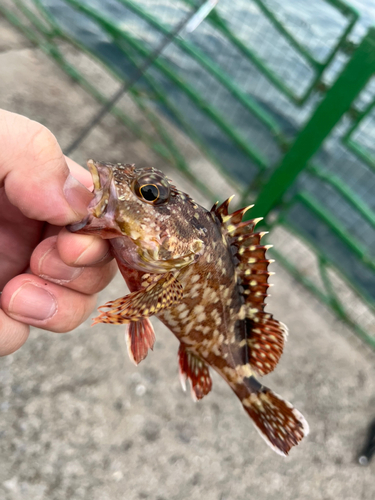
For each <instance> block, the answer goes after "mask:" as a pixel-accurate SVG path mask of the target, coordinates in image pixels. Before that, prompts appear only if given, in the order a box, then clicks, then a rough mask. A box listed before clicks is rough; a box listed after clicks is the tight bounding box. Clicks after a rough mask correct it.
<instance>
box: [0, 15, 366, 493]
mask: <svg viewBox="0 0 375 500" xmlns="http://www.w3.org/2000/svg"><path fill="white" fill-rule="evenodd" d="M0 68H1V77H0V106H1V107H3V108H5V109H8V110H12V111H16V112H19V113H22V114H25V115H27V116H29V117H30V118H33V119H36V120H39V121H41V122H42V123H44V124H45V125H46V126H48V127H49V128H50V129H51V130H52V131H53V133H54V134H55V135H56V136H57V138H58V139H59V141H60V143H61V144H62V146H66V145H67V144H68V143H69V141H70V140H71V139H72V138H73V137H75V136H76V135H77V133H78V132H79V130H80V129H81V127H82V126H83V125H84V124H85V123H86V121H87V120H88V118H89V117H90V116H92V115H93V113H94V111H95V109H97V108H98V105H97V104H96V102H95V101H94V100H93V99H92V98H91V97H89V96H88V95H87V94H86V93H85V92H84V91H83V90H82V89H81V88H79V87H78V86H77V85H75V84H74V83H72V81H71V80H70V79H69V78H68V77H67V76H66V75H65V74H64V73H62V72H61V71H60V70H59V69H58V68H57V67H56V66H55V65H54V63H53V62H51V61H50V60H49V59H48V58H47V57H46V56H45V55H44V54H42V53H41V52H40V51H39V50H37V49H34V48H32V47H31V46H30V44H29V43H28V42H27V41H26V40H25V39H24V38H23V37H22V36H21V35H19V34H18V32H17V31H15V30H14V29H13V28H11V27H10V26H9V25H8V24H7V23H6V22H5V21H4V19H2V18H1V17H0ZM124 105H125V106H126V102H125V104H124ZM74 157H75V159H77V160H80V161H82V162H83V161H84V160H85V159H87V158H89V157H97V158H100V159H109V160H111V159H113V160H116V161H125V162H135V163H138V164H145V165H146V164H151V163H152V164H158V165H159V166H161V161H160V159H159V158H157V157H156V156H155V155H154V154H153V153H152V152H150V150H149V149H147V148H146V147H145V146H144V145H143V144H142V143H141V142H140V141H139V140H137V139H136V138H134V137H133V136H132V135H131V134H130V133H129V132H127V131H126V129H124V128H123V127H121V128H119V126H118V124H117V122H116V121H115V120H114V119H113V118H111V117H107V118H105V120H104V121H103V123H102V124H101V125H100V126H99V127H97V129H95V131H93V132H92V133H91V134H90V136H89V138H88V139H87V140H85V142H84V143H83V144H82V146H81V147H80V149H79V151H77V153H76V154H75V156H74ZM172 175H173V178H174V180H176V183H177V184H178V185H179V186H180V187H183V188H185V189H186V190H188V191H189V192H191V193H192V194H193V195H194V197H195V198H196V199H197V200H199V201H202V197H201V196H199V195H198V194H195V193H194V190H192V189H191V187H190V186H188V185H187V183H186V182H185V181H184V180H183V179H181V176H180V175H175V174H172ZM221 191H225V189H223V190H221ZM226 194H227V193H224V192H223V193H222V196H223V197H224V196H225V195H226ZM274 267H275V269H274V270H276V271H277V274H276V276H274V279H273V282H274V283H275V286H274V288H273V289H272V292H273V296H272V298H271V299H270V301H269V308H268V309H269V310H270V311H271V312H272V313H273V314H274V315H275V316H276V317H277V318H278V319H280V320H282V321H284V322H285V323H286V324H287V325H288V326H289V330H290V336H289V341H288V343H287V346H286V350H285V354H284V356H283V357H282V360H281V362H280V364H279V366H278V367H277V369H276V371H275V372H274V373H273V374H272V375H271V376H268V377H267V379H268V380H267V381H266V383H267V385H269V386H271V387H272V388H273V389H274V390H275V391H276V392H278V393H279V394H282V395H283V396H284V397H286V398H287V399H289V400H291V401H293V403H294V404H295V405H296V406H297V407H298V408H299V410H300V411H302V412H303V413H304V415H305V416H306V418H307V420H308V421H309V424H310V428H311V433H310V435H309V437H308V438H307V439H306V440H305V441H304V442H303V444H301V445H300V446H299V447H297V448H296V449H294V450H293V451H292V453H291V455H290V457H288V458H286V459H283V458H282V457H280V456H278V455H276V454H275V453H274V452H273V451H272V450H271V449H269V448H268V447H267V446H266V445H265V444H264V442H263V441H262V440H261V439H260V438H259V436H258V434H257V433H256V432H255V430H254V428H253V426H252V424H251V422H250V421H249V419H248V417H247V416H246V414H245V413H244V411H243V410H242V408H241V406H240V404H239V402H238V401H237V399H236V397H235V396H234V395H233V394H232V393H231V391H230V389H229V388H228V387H227V386H226V384H225V383H224V382H223V381H222V380H221V379H219V378H218V377H217V376H215V374H214V375H213V381H214V388H213V391H212V392H211V394H210V395H208V396H207V397H206V398H204V399H203V400H202V401H201V402H199V403H193V402H192V401H191V399H190V396H189V394H185V393H183V392H182V390H181V388H180V384H179V380H178V375H177V358H176V353H177V347H178V346H177V341H176V340H175V338H174V337H173V336H172V335H171V334H170V332H168V331H167V329H166V328H165V327H164V326H163V325H161V324H160V323H157V324H156V334H157V343H156V346H155V350H154V352H153V353H151V354H149V356H148V357H147V359H146V360H145V361H143V362H142V363H141V365H140V366H139V367H138V368H135V367H134V366H133V365H132V364H131V363H130V361H129V360H128V358H127V354H126V350H125V348H124V340H123V328H122V327H114V326H109V325H107V326H104V325H103V326H96V327H94V328H90V321H87V322H86V323H85V324H83V325H82V326H81V327H80V328H78V329H77V330H76V331H74V332H72V333H69V334H65V335H57V334H53V333H50V332H45V331H42V330H36V329H34V330H33V331H32V333H31V335H30V339H29V341H28V342H27V343H26V344H25V346H24V347H23V348H22V349H21V350H19V351H18V352H16V353H15V354H13V355H11V356H8V357H6V358H2V359H1V361H0V499H1V500H23V499H25V500H67V499H69V500H79V499H85V500H86V499H90V500H120V499H121V500H122V499H126V500H138V499H150V500H185V499H201V498H204V499H205V500H229V499H231V500H244V499H258V500H263V499H269V500H273V499H280V498H282V499H283V500H296V499H298V500H331V499H332V500H333V499H335V500H336V499H342V500H372V499H373V498H375V481H374V472H375V461H374V462H373V463H372V464H370V465H369V466H368V467H360V466H359V465H358V464H357V462H356V457H357V453H358V451H359V450H360V448H361V446H362V443H363V440H364V437H365V432H366V427H367V425H368V423H369V422H370V420H371V419H372V418H374V417H375V367H374V355H373V354H372V353H370V352H368V351H367V350H366V349H365V348H364V347H363V346H361V344H360V343H359V342H358V341H357V340H356V338H355V337H354V336H353V335H352V334H351V333H350V332H348V331H347V330H346V329H345V327H344V326H343V325H342V324H341V323H339V322H337V321H335V320H334V319H333V318H332V316H331V315H330V314H329V313H328V312H327V311H326V310H325V309H324V308H323V307H322V306H321V305H320V304H318V303H317V302H316V301H315V299H313V298H312V297H311V296H310V295H309V294H308V293H307V292H306V291H305V290H303V289H302V288H300V287H299V286H298V285H297V284H296V283H295V282H294V281H293V279H291V278H290V276H289V275H288V274H286V273H285V272H284V271H283V270H282V269H280V268H279V267H278V266H276V265H275V266H274ZM125 293H126V288H125V285H124V283H123V281H122V279H121V278H120V277H119V276H118V277H117V278H116V279H115V280H114V282H113V283H112V284H111V285H110V286H109V287H108V288H107V289H106V290H105V291H104V292H102V294H101V296H100V299H99V303H104V302H105V301H107V300H110V299H114V298H117V297H119V296H121V295H123V294H125Z"/></svg>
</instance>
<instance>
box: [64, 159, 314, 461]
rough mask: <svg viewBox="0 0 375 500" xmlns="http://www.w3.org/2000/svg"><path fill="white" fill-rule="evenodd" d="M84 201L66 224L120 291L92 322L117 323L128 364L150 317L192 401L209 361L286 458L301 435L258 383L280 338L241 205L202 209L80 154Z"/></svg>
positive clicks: (304, 429) (159, 176)
mask: <svg viewBox="0 0 375 500" xmlns="http://www.w3.org/2000/svg"><path fill="white" fill-rule="evenodd" d="M88 166H89V169H90V172H91V175H92V177H93V182H94V198H93V200H92V201H91V203H90V205H89V216H88V217H87V218H86V219H85V220H83V221H81V222H80V223H78V224H74V225H71V226H70V227H69V229H70V230H71V231H73V232H79V233H81V234H97V235H99V236H101V237H102V238H105V239H109V241H110V245H111V251H112V253H113V255H114V257H115V259H116V261H117V263H118V266H119V269H120V271H121V273H122V275H123V277H124V279H125V281H126V283H127V285H128V287H129V290H130V292H131V293H130V294H129V295H126V296H125V297H122V298H119V299H117V300H114V301H110V302H107V303H106V304H105V305H104V306H101V307H100V308H99V310H100V311H101V313H100V315H99V316H98V317H97V318H96V319H95V320H94V324H96V323H113V324H125V325H126V341H127V345H128V351H129V355H130V357H131V359H132V360H133V361H134V362H135V363H136V364H138V363H139V362H140V361H142V360H143V359H144V358H145V357H146V356H147V352H148V349H152V347H153V345H154V342H155V334H154V329H153V326H152V324H151V322H150V320H149V317H150V316H156V317H157V318H159V319H160V320H161V321H162V322H163V323H164V324H165V325H166V326H167V327H168V328H169V329H170V330H171V331H172V332H173V333H174V335H175V336H176V337H177V339H178V340H179V341H180V346H179V350H178V360H179V370H180V377H181V381H182V385H183V387H185V384H186V380H187V379H188V380H189V381H190V385H191V393H192V396H193V398H194V399H201V398H203V396H205V395H206V394H208V393H209V392H210V390H211V387H212V381H211V377H210V372H209V367H211V368H213V369H214V370H216V371H217V372H218V373H219V374H220V375H221V376H222V377H223V378H224V380H226V382H227V383H228V384H229V385H230V387H231V388H232V389H233V391H234V393H235V394H236V395H237V397H238V398H239V400H240V401H241V403H242V405H243V407H244V409H245V411H246V412H247V413H248V415H249V416H250V417H251V419H252V421H253V423H254V424H255V427H256V429H257V430H258V432H259V433H260V435H261V436H262V437H263V438H264V439H265V441H266V442H267V443H268V444H269V445H270V446H271V447H272V448H273V450H274V451H276V452H277V453H279V454H281V455H287V454H288V452H289V450H290V449H291V448H292V446H294V445H296V444H298V442H299V441H301V439H302V438H303V437H304V436H305V435H307V434H308V430H309V428H308V424H307V422H306V420H305V419H304V417H303V416H302V415H301V413H300V412H299V411H298V410H296V409H295V408H293V406H292V405H291V404H290V403H288V402H287V401H285V400H283V399H282V398H281V397H280V396H278V395H276V394H275V393H274V392H272V391H271V390H270V389H268V388H267V387H265V386H264V385H262V384H261V383H260V382H259V381H258V380H257V378H256V375H260V376H262V375H266V374H267V373H270V372H272V371H273V370H274V368H275V367H276V365H277V363H278V361H279V358H280V356H281V354H282V351H283V346H284V342H285V339H286V335H287V329H286V327H285V325H284V324H283V323H281V322H279V321H277V320H275V319H274V318H273V316H272V315H271V314H269V313H268V312H265V311H264V308H265V298H266V297H267V288H268V287H269V284H268V277H269V275H270V274H271V273H270V272H268V264H269V263H270V261H269V260H267V258H266V255H265V254H266V250H267V246H264V245H262V244H261V238H262V236H263V235H264V234H265V233H262V232H258V233H257V232H255V231H254V228H255V225H256V223H257V222H258V221H259V219H258V220H256V219H254V220H249V221H244V222H243V221H242V218H243V215H244V214H245V212H246V210H247V209H248V208H250V207H247V208H244V209H241V210H237V211H235V212H233V213H231V214H230V213H229V212H228V207H229V202H230V199H228V200H226V201H225V202H224V203H223V204H221V205H220V206H218V204H217V203H216V204H215V205H214V206H213V207H212V209H211V210H210V211H208V210H206V209H205V208H203V207H201V206H199V205H198V204H197V203H195V202H194V200H193V199H191V198H190V196H189V195H187V194H186V193H183V192H181V191H179V190H178V189H177V188H176V187H175V186H174V185H173V184H172V183H171V181H170V180H169V179H168V178H167V177H166V176H165V175H164V174H163V173H162V172H161V171H160V170H156V169H155V168H136V167H135V166H134V165H127V164H126V165H125V164H121V163H117V164H111V163H102V162H95V161H92V160H90V161H89V162H88Z"/></svg>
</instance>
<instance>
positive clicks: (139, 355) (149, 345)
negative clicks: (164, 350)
mask: <svg viewBox="0 0 375 500" xmlns="http://www.w3.org/2000/svg"><path fill="white" fill-rule="evenodd" d="M125 340H126V345H127V347H128V353H129V357H130V359H131V361H133V363H134V364H135V365H138V364H139V363H140V362H141V361H142V360H143V359H145V357H146V356H147V354H148V350H149V349H153V347H154V343H155V332H154V327H153V326H152V324H151V321H150V320H149V319H148V318H143V319H140V320H139V321H131V322H130V323H129V324H128V325H127V327H126V332H125Z"/></svg>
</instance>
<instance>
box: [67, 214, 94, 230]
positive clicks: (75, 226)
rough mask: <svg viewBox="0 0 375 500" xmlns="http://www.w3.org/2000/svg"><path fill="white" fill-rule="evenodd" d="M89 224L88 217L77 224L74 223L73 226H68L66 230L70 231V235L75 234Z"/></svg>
mask: <svg viewBox="0 0 375 500" xmlns="http://www.w3.org/2000/svg"><path fill="white" fill-rule="evenodd" d="M89 222H90V216H89V215H88V216H87V217H85V218H84V219H82V220H80V221H79V222H74V223H73V224H68V225H67V226H66V229H67V230H68V231H70V232H71V233H76V232H77V231H80V230H81V229H83V228H84V227H85V226H87V224H88V223H89Z"/></svg>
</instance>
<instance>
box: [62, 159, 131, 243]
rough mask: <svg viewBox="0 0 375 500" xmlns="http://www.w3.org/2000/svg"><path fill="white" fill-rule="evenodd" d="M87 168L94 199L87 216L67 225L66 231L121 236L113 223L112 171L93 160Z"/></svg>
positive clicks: (114, 200)
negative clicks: (91, 182) (92, 186)
mask: <svg viewBox="0 0 375 500" xmlns="http://www.w3.org/2000/svg"><path fill="white" fill-rule="evenodd" d="M87 166H88V168H89V171H90V174H91V177H92V180H93V184H94V189H93V191H92V192H93V195H94V197H93V199H92V200H91V201H90V203H89V205H88V207H87V210H88V212H89V215H88V216H87V217H85V218H84V219H82V220H81V221H79V222H76V223H74V224H69V225H68V226H67V229H68V231H70V232H72V233H80V234H95V233H96V234H100V235H101V236H102V237H104V238H115V237H118V236H121V235H122V233H121V231H120V229H119V228H118V227H117V225H116V223H115V210H116V204H117V197H116V190H115V187H114V182H113V172H112V169H111V168H110V167H109V166H108V165H106V164H104V163H100V162H95V161H94V160H89V161H88V162H87ZM103 232H104V233H105V234H104V233H103Z"/></svg>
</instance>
